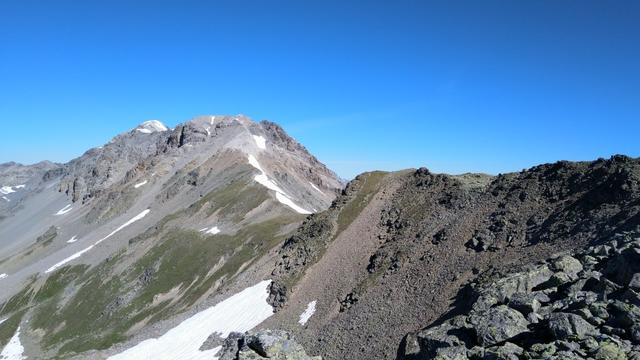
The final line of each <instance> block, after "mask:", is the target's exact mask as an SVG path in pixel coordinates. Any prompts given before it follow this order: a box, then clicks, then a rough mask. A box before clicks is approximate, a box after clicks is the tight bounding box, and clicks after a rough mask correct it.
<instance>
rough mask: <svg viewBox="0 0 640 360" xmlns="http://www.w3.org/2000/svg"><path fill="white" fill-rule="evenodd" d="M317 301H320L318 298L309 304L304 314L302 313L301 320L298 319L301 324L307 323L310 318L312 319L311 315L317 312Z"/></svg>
mask: <svg viewBox="0 0 640 360" xmlns="http://www.w3.org/2000/svg"><path fill="white" fill-rule="evenodd" d="M317 303H318V302H317V301H316V300H313V301H312V302H310V303H309V304H308V305H307V309H306V310H305V311H304V312H303V313H302V314H300V320H298V323H299V324H300V325H303V326H304V325H306V324H307V322H308V321H309V319H311V316H313V314H315V312H316V304H317Z"/></svg>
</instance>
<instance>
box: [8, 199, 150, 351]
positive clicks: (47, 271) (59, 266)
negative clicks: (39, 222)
mask: <svg viewBox="0 0 640 360" xmlns="http://www.w3.org/2000/svg"><path fill="white" fill-rule="evenodd" d="M149 212H151V210H150V209H147V210H144V211H143V212H141V213H140V214H138V215H136V216H134V217H133V218H131V220H129V221H127V222H126V223H124V224H122V225H120V227H118V228H117V229H115V230H113V231H112V232H111V233H109V235H107V236H105V237H103V238H102V239H100V240H98V241H96V242H95V244H93V245H90V246H88V247H86V248H84V249H82V250H80V251H78V252H77V253H75V254H73V255H71V256H69V257H68V258H66V259H64V260H62V261H60V262H58V263H57V264H55V265H53V266H52V267H50V268H49V269H47V270H46V271H45V274H48V273H50V272H53V271H56V270H58V269H59V268H61V267H62V266H64V265H65V264H67V263H69V262H71V261H73V260H75V259H77V258H79V257H80V256H82V255H84V254H85V253H86V252H88V251H90V250H91V249H93V248H94V247H95V246H96V245H98V244H100V243H101V242H103V241H105V240H107V239H108V238H110V237H112V236H113V235H115V234H116V233H117V232H118V231H120V230H122V229H124V228H125V227H127V226H129V225H131V224H133V223H134V222H136V221H138V220H140V219H142V218H143V217H145V216H147V214H148V213H149ZM0 360H2V359H0Z"/></svg>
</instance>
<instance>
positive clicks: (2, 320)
mask: <svg viewBox="0 0 640 360" xmlns="http://www.w3.org/2000/svg"><path fill="white" fill-rule="evenodd" d="M7 319H8V318H7ZM7 319H1V320H0V325H2V323H3V322H5V321H7Z"/></svg>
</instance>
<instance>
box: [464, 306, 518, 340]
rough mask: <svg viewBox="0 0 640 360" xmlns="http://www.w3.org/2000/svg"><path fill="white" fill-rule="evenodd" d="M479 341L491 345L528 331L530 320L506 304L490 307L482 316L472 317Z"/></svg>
mask: <svg viewBox="0 0 640 360" xmlns="http://www.w3.org/2000/svg"><path fill="white" fill-rule="evenodd" d="M471 321H472V323H473V325H474V326H475V329H476V332H477V334H478V342H479V343H480V344H481V345H483V346H491V345H494V344H498V343H501V342H503V341H505V340H509V339H511V338H513V337H515V336H517V335H520V334H522V333H523V332H525V331H527V325H529V322H528V321H527V319H525V318H524V316H523V315H522V314H521V313H519V312H518V311H516V310H514V309H511V308H509V307H507V306H505V305H500V306H497V307H495V308H492V309H490V310H489V311H487V313H486V314H484V315H483V316H481V317H475V318H474V317H472V320H471Z"/></svg>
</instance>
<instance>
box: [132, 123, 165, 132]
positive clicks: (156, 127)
mask: <svg viewBox="0 0 640 360" xmlns="http://www.w3.org/2000/svg"><path fill="white" fill-rule="evenodd" d="M167 130H169V129H168V128H167V127H166V126H165V125H164V124H163V123H162V122H160V121H159V120H148V121H145V122H143V123H142V124H140V125H138V127H136V128H135V131H138V132H141V133H144V134H151V133H154V132H162V131H167Z"/></svg>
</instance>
